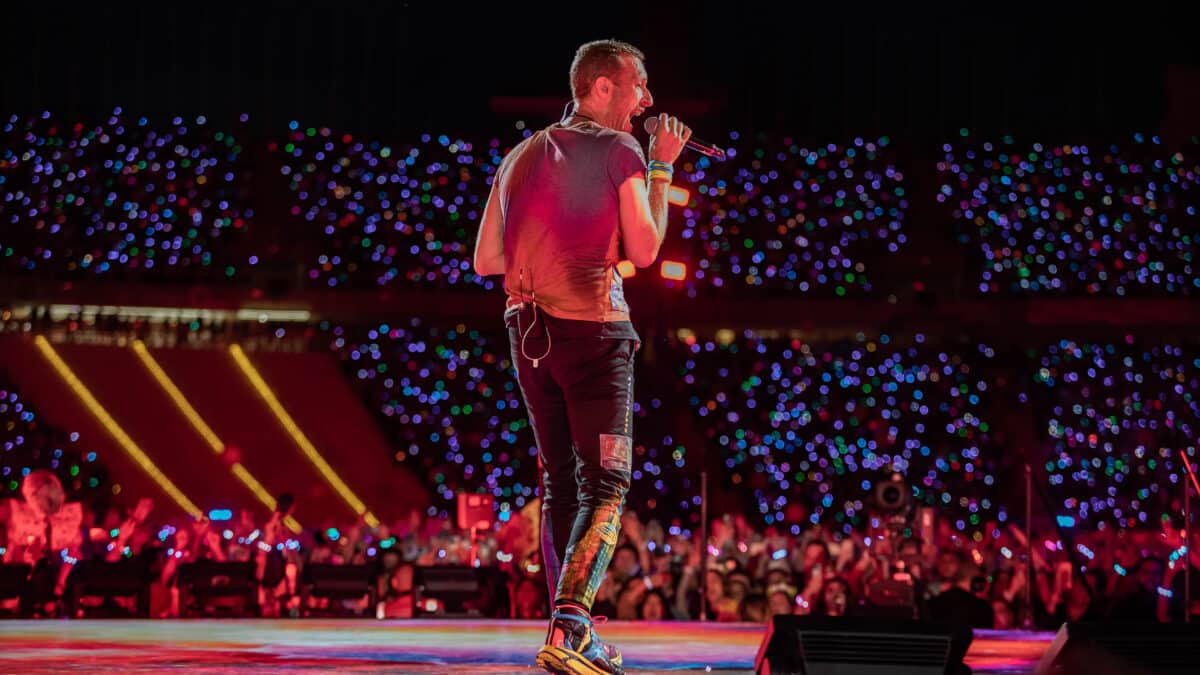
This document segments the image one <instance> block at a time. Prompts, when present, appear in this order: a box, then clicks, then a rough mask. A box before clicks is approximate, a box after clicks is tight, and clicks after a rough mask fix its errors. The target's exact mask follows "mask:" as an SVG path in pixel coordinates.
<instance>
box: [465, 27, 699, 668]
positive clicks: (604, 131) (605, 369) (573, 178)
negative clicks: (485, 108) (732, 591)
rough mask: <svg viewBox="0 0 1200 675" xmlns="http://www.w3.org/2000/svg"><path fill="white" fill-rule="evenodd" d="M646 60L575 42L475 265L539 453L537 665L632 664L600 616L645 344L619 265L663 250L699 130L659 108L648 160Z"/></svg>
mask: <svg viewBox="0 0 1200 675" xmlns="http://www.w3.org/2000/svg"><path fill="white" fill-rule="evenodd" d="M644 58H645V57H644V56H643V54H642V52H641V51H639V50H638V49H637V48H635V47H633V46H632V45H628V44H625V43H624V42H618V41H616V40H600V41H597V42H589V43H587V44H585V45H583V46H581V47H579V49H578V51H576V53H575V59H574V61H573V62H572V63H571V94H572V98H573V99H574V105H573V110H572V111H571V112H570V113H569V114H568V115H567V116H565V117H564V118H563V119H562V120H561V121H559V122H557V123H555V124H552V125H550V126H548V127H546V128H545V129H542V130H541V131H538V132H537V133H535V134H533V135H532V136H530V137H529V138H527V139H525V140H524V141H522V142H521V143H520V144H519V145H517V147H515V148H513V150H512V152H511V153H509V154H508V156H506V157H505V158H504V162H503V163H502V164H501V165H500V169H499V171H498V172H497V174H496V179H495V182H494V183H493V184H492V191H491V195H490V196H489V197H488V202H487V205H486V207H485V208H484V211H483V222H482V223H481V224H480V227H479V238H478V241H477V242H476V247H475V271H476V273H477V274H481V275H490V274H503V275H504V290H505V292H506V293H507V294H508V301H507V304H506V310H505V312H504V320H505V324H506V325H507V327H508V335H509V341H510V342H511V345H512V358H513V363H514V364H515V365H516V369H517V380H518V382H519V384H520V386H521V395H522V397H523V398H524V399H525V405H526V408H527V410H528V413H529V421H530V423H531V425H532V426H533V433H534V438H535V440H536V442H537V447H538V455H539V460H540V466H541V479H542V533H541V535H542V555H543V558H544V560H545V563H546V580H547V583H548V584H549V587H550V593H551V597H553V598H554V612H553V614H552V616H551V619H550V628H549V631H548V633H547V636H546V644H545V645H544V646H542V648H541V649H540V650H539V652H538V655H537V664H538V666H539V667H541V668H544V669H545V670H548V671H550V672H552V673H623V672H624V671H623V669H622V667H621V655H620V653H619V652H618V651H617V650H616V649H615V648H613V647H612V646H610V645H606V644H604V643H603V642H601V641H600V638H599V637H598V636H597V635H596V633H595V630H594V629H593V627H592V617H591V608H592V601H593V600H594V599H595V596H596V589H597V587H598V586H599V585H600V582H601V580H602V579H603V578H604V574H605V572H606V570H607V569H608V563H609V561H610V560H611V558H612V554H613V549H614V548H615V546H616V544H617V534H618V532H619V530H620V514H621V508H622V505H623V503H624V499H625V493H626V491H627V490H628V489H629V474H630V463H631V454H632V448H633V439H632V434H633V430H632V427H631V423H630V417H631V412H632V411H631V408H632V405H633V357H634V352H635V351H636V350H637V349H638V347H639V346H640V342H639V338H638V334H637V332H635V331H634V329H633V324H632V323H630V320H629V306H628V305H627V304H626V303H625V296H624V292H623V291H622V287H621V276H620V275H619V274H618V273H617V263H618V261H620V259H621V258H622V257H625V258H628V259H629V260H630V261H631V262H632V263H633V264H634V265H635V266H637V267H647V266H649V265H651V264H652V263H653V262H654V259H655V258H656V257H657V256H658V249H659V246H660V245H661V244H662V241H663V237H665V236H666V232H667V191H668V188H669V187H670V184H671V177H672V173H673V171H674V168H673V164H674V162H675V160H676V158H678V157H679V153H680V152H681V151H682V150H683V147H684V144H685V143H686V142H687V140H688V138H689V137H690V136H691V133H692V132H691V129H689V128H688V127H686V126H684V125H683V124H682V123H681V122H680V121H679V120H677V119H675V118H674V117H670V116H668V115H665V114H664V115H660V116H659V124H658V127H657V129H656V130H655V133H654V135H653V136H652V137H651V139H650V149H649V153H650V162H649V164H648V165H647V162H646V161H645V159H644V156H643V154H642V149H641V146H639V145H638V142H637V141H636V140H635V139H634V137H633V136H632V135H630V132H631V131H633V118H635V117H637V116H638V115H641V114H642V113H643V112H645V110H646V109H647V108H649V107H650V106H651V105H652V104H653V102H654V99H653V98H652V97H651V96H650V90H649V88H648V87H647V84H646V68H645V66H644V65H643V60H644ZM622 250H623V251H624V256H622V254H621V251H622Z"/></svg>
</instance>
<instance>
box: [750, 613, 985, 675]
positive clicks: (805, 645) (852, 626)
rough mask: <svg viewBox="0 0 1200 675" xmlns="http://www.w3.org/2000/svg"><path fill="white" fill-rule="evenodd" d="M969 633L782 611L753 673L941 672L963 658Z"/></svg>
mask: <svg viewBox="0 0 1200 675" xmlns="http://www.w3.org/2000/svg"><path fill="white" fill-rule="evenodd" d="M971 637H972V635H971V632H970V628H967V627H959V628H951V627H950V626H944V625H941V624H933V623H927V622H920V621H912V620H908V621H898V620H886V619H871V618H862V617H822V616H795V615H780V616H776V617H774V618H773V619H772V620H771V623H770V624H768V626H767V634H766V636H764V638H763V642H762V645H761V646H760V647H759V649H758V655H757V656H756V657H755V659H754V672H755V673H756V674H757V675H789V674H796V675H943V673H945V672H947V665H948V664H961V663H962V657H963V656H964V655H965V654H966V652H967V646H968V645H969V644H970V642H971ZM951 672H953V670H952V671H951Z"/></svg>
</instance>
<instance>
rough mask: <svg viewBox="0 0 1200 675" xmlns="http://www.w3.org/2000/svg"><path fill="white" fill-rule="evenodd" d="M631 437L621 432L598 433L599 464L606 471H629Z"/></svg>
mask: <svg viewBox="0 0 1200 675" xmlns="http://www.w3.org/2000/svg"><path fill="white" fill-rule="evenodd" d="M632 461H633V439H632V438H630V437H628V436H622V435H621V434H600V466H601V467H602V468H604V469H606V470H608V471H629V465H630V463H631V462H632Z"/></svg>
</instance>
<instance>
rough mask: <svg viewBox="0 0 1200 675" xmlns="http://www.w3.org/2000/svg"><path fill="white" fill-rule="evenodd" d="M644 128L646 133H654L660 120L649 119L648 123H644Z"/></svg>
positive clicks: (647, 119) (655, 118)
mask: <svg viewBox="0 0 1200 675" xmlns="http://www.w3.org/2000/svg"><path fill="white" fill-rule="evenodd" d="M642 127H643V128H644V129H645V130H646V133H648V134H652V133H654V130H655V129H657V128H658V118H657V117H647V118H646V121H644V122H642Z"/></svg>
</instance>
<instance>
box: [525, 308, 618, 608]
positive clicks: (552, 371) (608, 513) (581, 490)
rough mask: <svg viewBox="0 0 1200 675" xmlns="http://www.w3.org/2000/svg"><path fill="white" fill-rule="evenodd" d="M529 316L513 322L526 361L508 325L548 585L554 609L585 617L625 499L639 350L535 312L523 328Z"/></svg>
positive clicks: (580, 324) (594, 329)
mask: <svg viewBox="0 0 1200 675" xmlns="http://www.w3.org/2000/svg"><path fill="white" fill-rule="evenodd" d="M533 311H534V310H533V309H532V308H530V309H527V310H523V311H522V312H521V313H520V319H521V324H520V325H521V329H522V330H523V331H525V332H526V337H525V340H524V345H523V346H524V355H523V354H522V339H521V332H519V330H518V325H517V316H516V314H515V313H510V314H509V315H507V316H506V324H507V325H508V329H509V330H508V334H509V343H510V344H511V345H512V358H513V363H514V364H515V365H516V369H517V381H518V383H519V384H520V386H521V396H522V397H523V398H524V400H525V407H526V409H527V412H528V414H529V422H530V425H531V426H532V427H533V434H534V439H535V440H536V442H537V448H538V464H539V467H540V470H541V488H542V531H541V541H542V557H543V562H544V563H545V567H546V581H547V584H548V586H549V589H550V595H551V597H552V598H554V600H555V601H556V602H558V601H563V600H569V601H572V602H576V603H579V604H581V605H583V606H584V607H587V608H588V609H590V608H591V606H592V602H593V601H594V600H595V597H596V590H597V589H598V588H599V586H600V582H601V581H603V579H604V574H605V572H606V571H607V570H608V564H609V562H610V561H611V560H612V556H613V552H614V550H615V549H616V545H617V535H618V533H619V532H620V528H621V509H622V507H623V505H624V501H625V493H626V492H627V491H628V490H629V475H630V465H631V463H632V461H633V427H632V412H633V411H632V408H633V356H634V353H635V352H636V350H637V348H638V346H639V343H638V341H637V340H635V339H630V338H628V337H625V336H626V335H628V332H627V331H626V332H620V333H617V332H616V331H607V330H606V329H605V328H603V327H604V326H605V324H593V322H585V321H563V320H554V319H549V320H547V319H546V318H545V314H544V313H542V312H541V310H537V323H536V324H534V325H533V328H532V329H530V324H531V322H532V321H533V318H534V317H533ZM547 321H549V326H548V327H549V332H550V336H549V340H547V338H546V332H545V330H544V329H545V328H546V327H547ZM588 324H591V325H588ZM598 327H599V328H598ZM616 335H620V337H617V336H616ZM547 348H549V351H548V352H547ZM543 355H544V356H543ZM534 359H537V365H536V367H535V366H534Z"/></svg>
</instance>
